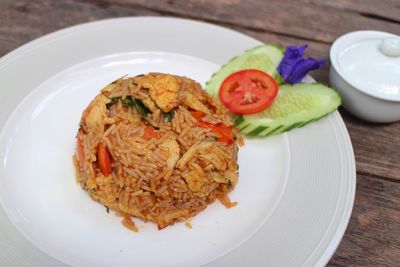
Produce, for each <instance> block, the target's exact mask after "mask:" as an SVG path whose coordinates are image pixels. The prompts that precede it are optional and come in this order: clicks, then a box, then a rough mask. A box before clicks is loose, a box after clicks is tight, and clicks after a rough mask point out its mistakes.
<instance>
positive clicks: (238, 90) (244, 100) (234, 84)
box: [219, 69, 278, 114]
mask: <svg viewBox="0 0 400 267" xmlns="http://www.w3.org/2000/svg"><path fill="white" fill-rule="evenodd" d="M277 94H278V84H277V83H276V81H275V79H274V78H273V77H272V76H270V75H269V74H267V73H265V72H263V71H260V70H256V69H248V70H241V71H238V72H234V73H232V74H231V75H229V76H228V77H227V78H226V79H225V80H224V81H223V82H222V84H221V87H220V89H219V98H220V100H221V102H222V104H223V105H224V106H225V107H226V108H227V109H229V110H230V111H232V112H233V113H236V114H253V113H257V112H260V111H262V110H264V109H266V108H267V107H269V106H270V105H271V104H272V102H273V101H274V99H275V97H276V95H277Z"/></svg>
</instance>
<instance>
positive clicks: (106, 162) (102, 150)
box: [97, 143, 112, 176]
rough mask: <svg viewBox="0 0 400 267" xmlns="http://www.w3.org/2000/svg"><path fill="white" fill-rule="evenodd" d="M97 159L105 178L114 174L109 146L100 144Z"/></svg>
mask: <svg viewBox="0 0 400 267" xmlns="http://www.w3.org/2000/svg"><path fill="white" fill-rule="evenodd" d="M97 159H98V162H99V167H100V171H101V173H103V175H105V176H107V175H109V174H110V173H111V172H112V170H111V158H110V152H108V148H107V146H106V145H105V144H103V143H100V144H99V145H98V147H97Z"/></svg>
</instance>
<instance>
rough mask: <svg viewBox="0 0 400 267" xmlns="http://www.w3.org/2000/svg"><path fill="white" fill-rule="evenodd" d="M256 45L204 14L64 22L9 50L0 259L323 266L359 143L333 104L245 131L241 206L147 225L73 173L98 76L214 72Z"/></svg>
mask: <svg viewBox="0 0 400 267" xmlns="http://www.w3.org/2000/svg"><path fill="white" fill-rule="evenodd" d="M104 36H107V38H104ZM137 36H141V37H142V38H140V42H138V38H137ZM210 38H211V39H212V40H213V42H212V44H213V45H212V46H209V45H210V42H208V41H207V40H209V39H210ZM182 39H185V40H186V41H185V42H182ZM99 40H102V42H101V44H100V45H99V42H98V41H99ZM114 40H118V42H115V41H114ZM94 44H96V45H94ZM258 44H259V42H258V41H256V40H254V39H251V38H249V37H246V36H244V35H241V34H239V33H236V32H233V31H230V30H227V29H224V28H221V27H217V26H212V25H209V24H204V23H199V22H193V21H187V20H180V19H168V18H152V17H147V18H125V19H115V20H106V21H100V22H95V23H89V24H84V25H80V26H77V27H73V28H69V29H66V30H63V31H59V32H56V33H54V34H51V35H48V36H45V37H42V38H40V39H38V40H36V41H34V42H32V43H29V44H27V45H25V46H23V47H21V48H19V49H17V50H15V51H14V52H12V53H10V54H8V55H7V56H5V57H4V58H2V59H1V60H0V97H2V98H3V99H4V98H5V97H7V99H8V101H7V103H4V105H3V106H2V107H1V109H2V112H1V113H0V123H1V124H0V125H4V127H3V129H2V133H1V136H0V156H1V157H0V159H1V164H0V184H1V187H0V200H1V203H2V206H3V208H4V210H5V212H6V214H7V216H5V214H4V212H3V210H0V232H1V235H0V244H1V246H2V247H1V250H0V265H1V266H65V265H66V264H67V265H74V266H132V264H134V265H137V266H198V265H202V264H206V265H207V266H323V265H324V264H325V263H326V262H327V261H328V260H329V258H330V256H331V255H332V254H333V252H334V250H335V248H336V246H337V245H338V244H339V241H340V239H341V237H342V235H343V233H344V231H345V228H346V226H347V223H348V220H349V217H350V213H351V209H352V205H353V200H354V192H355V167H354V155H353V152H352V148H351V143H350V139H349V137H348V134H347V131H346V129H345V127H344V124H343V121H342V120H341V118H340V116H339V114H338V113H337V112H335V113H333V114H332V115H330V116H328V117H327V118H325V119H322V120H320V121H318V122H316V123H313V124H310V125H308V126H306V127H304V128H301V129H296V130H293V131H291V132H290V133H288V134H283V135H280V136H275V137H271V138H267V139H261V140H255V139H252V140H246V146H245V147H244V148H243V149H241V151H240V154H239V164H240V182H239V184H238V186H237V188H236V189H235V191H234V192H233V193H232V194H231V197H232V199H234V200H237V201H239V205H238V206H237V207H235V208H232V209H225V208H223V207H222V206H221V205H220V204H217V203H216V204H213V205H211V206H210V207H209V208H208V209H207V210H205V211H204V212H203V213H201V214H199V215H198V216H196V217H195V218H194V219H193V220H192V223H193V229H191V230H190V229H188V228H186V227H184V226H183V225H182V224H178V225H175V226H172V227H168V228H167V229H165V230H163V231H157V230H156V229H155V227H154V226H153V225H152V224H150V223H149V224H142V223H140V232H139V233H138V234H134V233H131V232H129V231H128V230H126V229H125V228H123V227H122V226H121V225H120V223H119V221H120V218H118V217H116V216H115V215H113V214H107V213H106V212H105V208H104V207H103V206H101V205H99V204H97V203H95V202H93V201H92V200H90V199H89V197H88V196H87V195H86V193H85V192H84V191H83V190H81V189H80V188H79V186H78V185H76V184H75V182H74V173H73V167H72V163H71V155H72V153H73V150H74V134H75V132H76V129H77V125H78V121H79V117H80V113H81V111H82V109H83V108H84V107H85V106H86V105H87V103H88V101H89V100H90V99H91V98H92V97H93V96H94V95H95V94H96V93H97V91H98V89H99V88H101V87H102V85H104V84H107V83H108V82H109V81H112V80H113V79H115V77H118V76H120V75H123V74H138V73H143V72H147V71H165V72H170V73H176V74H181V75H188V76H190V77H192V78H195V79H197V80H198V81H200V82H201V83H204V81H205V80H206V79H207V78H208V77H209V76H210V75H211V73H212V72H213V71H215V70H216V69H217V68H218V65H221V64H223V63H224V62H226V61H227V60H228V59H229V58H231V57H232V56H234V55H236V54H239V53H240V52H242V51H244V50H245V49H248V48H250V47H253V46H255V45H258ZM61 51H62V53H61ZM65 51H69V52H68V53H66V52H65ZM146 51H149V52H146ZM26 62H29V64H31V65H30V67H29V66H27V65H28V64H26ZM215 63H216V64H217V65H216V64H215ZM32 66H41V67H40V68H38V67H35V68H32ZM27 70H29V71H30V73H31V74H30V75H27V76H24V79H21V78H20V75H21V73H25V72H26V71H27ZM308 81H310V78H308ZM5 88H7V89H5ZM28 93H29V94H28ZM27 94H28V95H27ZM23 97H25V98H24V100H23V101H22V102H20V101H21V98H23ZM18 102H19V105H18V106H17V107H16V108H15V105H16V104H17V103H18ZM12 109H14V111H13V112H12V114H11V116H9V114H10V112H11V110H12ZM7 117H8V120H7V123H5V121H6V118H7ZM322 136H323V138H320V137H322ZM16 229H18V231H17V230H16ZM20 233H22V235H21V234H20ZM25 238H26V239H28V240H29V241H30V242H28V241H27V240H26V239H25ZM155 254H156V255H157V257H155V256H154V255H155ZM48 255H50V256H52V257H49V256H48Z"/></svg>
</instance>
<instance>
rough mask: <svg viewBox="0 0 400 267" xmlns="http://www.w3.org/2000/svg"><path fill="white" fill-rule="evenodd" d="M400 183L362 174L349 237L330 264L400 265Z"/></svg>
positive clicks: (340, 246) (349, 228)
mask: <svg viewBox="0 0 400 267" xmlns="http://www.w3.org/2000/svg"><path fill="white" fill-rule="evenodd" d="M399 257H400V184H399V183H394V182H390V181H384V180H381V179H375V178H370V177H367V176H363V175H359V176H358V181H357V194H356V199H355V203H354V208H353V213H352V216H351V219H350V223H349V226H348V227H347V231H346V234H345V237H344V238H343V240H342V242H341V244H340V245H339V248H338V250H337V251H336V253H335V255H334V256H333V258H332V259H331V261H330V263H329V264H328V266H364V267H366V266H381V267H384V266H399V263H400V258H399Z"/></svg>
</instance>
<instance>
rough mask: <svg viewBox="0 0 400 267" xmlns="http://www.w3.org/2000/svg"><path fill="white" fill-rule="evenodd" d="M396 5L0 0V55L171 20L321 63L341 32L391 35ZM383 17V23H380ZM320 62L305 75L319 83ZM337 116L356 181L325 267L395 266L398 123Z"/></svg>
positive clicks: (370, 1) (389, 0)
mask: <svg viewBox="0 0 400 267" xmlns="http://www.w3.org/2000/svg"><path fill="white" fill-rule="evenodd" d="M299 3H301V4H299ZM399 4H400V1H398V0H383V1H375V0H355V1H346V0H338V1H322V0H299V1H289V0H281V1H261V0H251V1H244V0H221V1H211V0H201V1H193V0H191V1H175V0H167V1H144V0H132V1H128V0H58V1H52V0H37V1H29V0H17V1H13V0H1V1H0V18H1V21H0V22H1V23H0V56H2V55H4V54H6V53H7V52H9V51H12V50H13V49H15V48H17V47H18V46H20V45H22V44H24V43H26V42H28V41H30V40H32V39H35V38H37V37H39V36H42V35H44V34H46V33H49V32H52V31H55V30H58V29H61V28H64V27H67V26H71V25H75V24H78V23H82V22H88V21H93V20H98V19H105V18H111V17H121V16H138V15H162V16H171V15H175V16H180V17H184V18H194V19H199V20H203V21H209V22H214V23H217V24H219V25H222V26H226V27H230V28H232V29H235V30H238V31H240V32H243V33H245V34H247V35H250V36H252V37H255V38H257V39H259V40H261V41H263V42H267V43H276V44H281V45H284V46H286V45H290V44H297V45H300V44H304V43H308V44H309V45H310V47H309V49H308V51H307V54H308V56H312V57H318V58H324V59H326V60H327V59H328V51H329V46H330V42H332V41H333V40H334V39H335V38H336V37H337V36H338V35H340V34H341V33H344V32H347V31H351V30H355V29H380V30H386V31H392V32H395V33H398V34H399V33H400V24H398V23H396V21H398V19H399V14H400V13H399V8H400V7H399ZM385 15H387V18H388V20H385V19H382V17H384V16H385ZM327 63H328V64H327V66H326V67H325V68H324V69H321V70H318V71H316V72H313V73H312V75H313V77H315V78H316V79H317V80H318V81H321V82H324V83H327V82H328V66H329V61H327ZM340 112H341V114H342V116H343V119H344V121H345V123H346V126H347V128H348V131H349V134H350V137H351V139H352V143H353V147H354V153H355V157H356V164H357V172H358V176H357V179H358V180H357V193H356V200H355V206H354V210H353V214H352V218H351V220H350V224H349V227H348V230H347V232H346V234H345V236H344V238H343V241H342V243H341V244H340V246H339V248H338V250H337V252H336V253H335V255H334V257H333V258H332V260H331V261H330V263H329V266H399V264H398V263H399V262H400V260H399V258H400V244H399V240H400V236H399V233H400V223H399V222H400V123H393V124H386V125H376V124H371V123H366V122H363V121H361V120H359V119H356V118H354V117H353V116H351V115H349V114H348V113H347V112H346V111H344V110H341V111H340Z"/></svg>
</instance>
